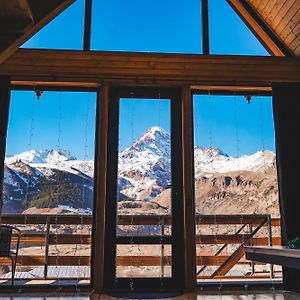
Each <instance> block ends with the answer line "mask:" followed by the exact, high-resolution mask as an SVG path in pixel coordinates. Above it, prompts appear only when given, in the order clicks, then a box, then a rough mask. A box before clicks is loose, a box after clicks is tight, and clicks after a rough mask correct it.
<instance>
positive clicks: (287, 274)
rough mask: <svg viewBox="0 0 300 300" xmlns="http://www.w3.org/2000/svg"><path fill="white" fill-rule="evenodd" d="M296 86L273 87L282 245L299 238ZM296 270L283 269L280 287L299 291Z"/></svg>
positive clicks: (299, 274)
mask: <svg viewBox="0 0 300 300" xmlns="http://www.w3.org/2000/svg"><path fill="white" fill-rule="evenodd" d="M299 95H300V84H284V83H282V84H274V85H273V111H274V127H275V141H276V166H277V174H278V191H279V204H280V215H281V237H282V244H283V245H287V242H288V241H290V240H291V239H294V238H296V237H299V236H300V218H299V211H300V202H299V201H297V199H298V186H299V168H300V161H299V159H298V156H299V151H298V148H297V147H296V145H295V139H296V138H297V136H298V135H299V128H298V120H299V110H300V102H299ZM299 278H300V270H295V269H291V268H287V267H283V285H284V288H285V289H287V290H299V289H300V281H299Z"/></svg>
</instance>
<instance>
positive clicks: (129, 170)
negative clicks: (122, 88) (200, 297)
mask: <svg viewBox="0 0 300 300" xmlns="http://www.w3.org/2000/svg"><path fill="white" fill-rule="evenodd" d="M170 154H171V139H170V100H168V99H155V100H152V99H133V98H132V99H126V98H121V99H120V121H119V162H118V199H117V201H118V203H117V223H118V224H119V225H118V226H117V240H118V245H117V269H116V277H126V276H127V277H129V278H131V277H159V278H162V277H170V276H171V253H172V251H171V245H170V244H171V239H170V235H171V223H172V219H171V213H172V207H171V182H172V179H171V155H170Z"/></svg>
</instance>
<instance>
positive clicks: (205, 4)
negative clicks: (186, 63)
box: [201, 0, 209, 54]
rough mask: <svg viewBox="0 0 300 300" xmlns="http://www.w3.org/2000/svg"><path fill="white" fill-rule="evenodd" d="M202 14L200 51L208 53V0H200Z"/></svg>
mask: <svg viewBox="0 0 300 300" xmlns="http://www.w3.org/2000/svg"><path fill="white" fill-rule="evenodd" d="M201 16H202V52H203V54H209V13H208V0H201Z"/></svg>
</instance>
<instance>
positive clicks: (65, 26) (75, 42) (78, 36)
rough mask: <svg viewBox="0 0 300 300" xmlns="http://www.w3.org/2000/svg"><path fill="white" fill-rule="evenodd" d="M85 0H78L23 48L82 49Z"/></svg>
mask: <svg viewBox="0 0 300 300" xmlns="http://www.w3.org/2000/svg"><path fill="white" fill-rule="evenodd" d="M83 21H84V0H77V1H76V2H75V3H73V4H72V5H71V6H69V7H68V8H66V10H65V11H63V12H62V13H61V14H60V15H58V16H57V17H56V18H54V20H52V21H51V22H50V23H49V24H47V25H46V26H45V27H44V28H42V29H41V30H40V31H39V32H38V33H36V34H35V35H34V36H33V37H32V38H31V39H30V40H28V41H27V42H26V43H25V44H23V45H22V48H42V49H74V50H82V43H83V42H82V39H83Z"/></svg>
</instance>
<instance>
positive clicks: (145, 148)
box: [118, 127, 171, 200]
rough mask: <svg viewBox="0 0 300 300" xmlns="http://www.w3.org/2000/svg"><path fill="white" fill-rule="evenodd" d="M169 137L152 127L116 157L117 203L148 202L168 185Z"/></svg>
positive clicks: (169, 178) (157, 128)
mask: <svg viewBox="0 0 300 300" xmlns="http://www.w3.org/2000/svg"><path fill="white" fill-rule="evenodd" d="M170 154H171V148H170V136H169V134H168V133H167V132H166V131H165V130H164V129H162V128H159V127H152V128H150V129H148V130H147V131H146V133H145V134H144V135H143V136H142V137H140V138H139V139H138V140H137V141H135V142H134V143H133V145H132V146H130V147H129V148H127V149H125V150H124V151H122V152H121V153H120V155H119V164H118V170H119V192H120V193H121V194H120V195H119V200H123V199H124V197H128V198H132V199H138V200H143V199H146V200H147V199H151V198H154V197H155V196H157V195H158V194H159V193H160V192H161V191H162V190H163V189H164V188H165V187H166V186H168V185H170V183H171V159H170V157H171V155H170Z"/></svg>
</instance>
